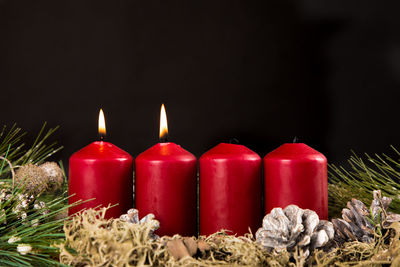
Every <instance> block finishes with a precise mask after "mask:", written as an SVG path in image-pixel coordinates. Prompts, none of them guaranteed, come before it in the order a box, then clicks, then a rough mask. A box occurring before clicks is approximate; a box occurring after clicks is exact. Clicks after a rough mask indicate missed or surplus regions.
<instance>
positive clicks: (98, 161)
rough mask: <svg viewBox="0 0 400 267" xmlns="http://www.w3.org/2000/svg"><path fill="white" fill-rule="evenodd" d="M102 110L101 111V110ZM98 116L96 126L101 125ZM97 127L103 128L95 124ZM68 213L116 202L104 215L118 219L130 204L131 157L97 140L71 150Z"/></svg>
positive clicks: (131, 199) (113, 146)
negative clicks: (78, 148)
mask: <svg viewBox="0 0 400 267" xmlns="http://www.w3.org/2000/svg"><path fill="white" fill-rule="evenodd" d="M101 113H102V111H101ZM101 120H102V119H101V115H100V119H99V126H101V125H100V124H101ZM99 130H100V131H102V130H104V131H105V125H104V129H102V128H101V127H99ZM69 195H70V196H71V197H70V198H69V203H70V204H72V203H76V202H77V201H87V200H89V199H93V200H90V201H87V202H85V203H83V204H79V205H77V206H74V207H71V208H70V209H69V214H70V215H71V214H74V213H76V212H78V211H80V210H82V209H88V208H96V207H99V206H100V207H107V206H108V205H116V206H114V207H112V208H111V209H109V210H108V211H107V212H106V218H118V217H119V216H120V215H122V214H124V213H126V211H127V210H129V209H130V208H132V206H133V158H132V157H131V156H130V155H129V154H128V153H127V152H125V151H123V150H122V149H120V148H118V147H116V146H115V145H113V144H111V143H108V142H103V141H98V142H93V143H91V144H90V145H88V146H86V147H84V148H82V149H81V150H79V151H77V152H75V153H74V154H73V155H72V156H71V157H70V159H69Z"/></svg>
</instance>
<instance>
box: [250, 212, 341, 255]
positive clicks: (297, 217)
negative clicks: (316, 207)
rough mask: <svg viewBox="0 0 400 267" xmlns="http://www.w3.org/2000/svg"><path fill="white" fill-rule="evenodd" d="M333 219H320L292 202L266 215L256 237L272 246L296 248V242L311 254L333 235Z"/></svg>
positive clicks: (266, 246) (279, 248) (315, 214)
mask: <svg viewBox="0 0 400 267" xmlns="http://www.w3.org/2000/svg"><path fill="white" fill-rule="evenodd" d="M333 236H334V230H333V225H332V223H331V222H328V221H325V220H319V217H318V215H317V213H315V212H314V211H312V210H307V209H306V210H303V209H301V208H299V207H298V206H296V205H289V206H287V207H286V208H285V209H284V210H282V209H281V208H274V209H273V210H271V213H269V214H267V215H266V216H265V217H264V219H263V226H262V228H260V229H258V231H257V232H256V239H257V242H259V243H260V244H261V245H262V246H263V247H265V248H268V249H269V250H276V251H282V250H284V249H286V250H288V251H293V250H294V248H295V247H296V246H298V247H299V248H302V249H303V252H304V255H305V256H306V257H308V255H309V254H310V251H312V250H314V249H315V248H320V247H324V246H325V245H326V244H327V243H328V242H329V241H330V240H332V239H333Z"/></svg>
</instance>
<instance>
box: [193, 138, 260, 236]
mask: <svg viewBox="0 0 400 267" xmlns="http://www.w3.org/2000/svg"><path fill="white" fill-rule="evenodd" d="M261 195H262V178H261V158H260V156H258V155H257V154H256V153H255V152H253V151H251V150H250V149H248V148H247V147H245V146H242V145H236V144H225V143H222V144H219V145H217V146H216V147H214V148H212V149H211V150H209V151H208V152H206V153H205V154H203V155H202V156H201V158H200V234H201V235H209V234H212V233H215V232H217V231H219V230H221V229H227V230H230V231H232V232H233V233H235V234H239V235H243V234H245V233H248V232H249V228H251V230H252V232H253V233H255V231H256V230H257V228H258V227H259V226H260V223H261V220H262V199H261Z"/></svg>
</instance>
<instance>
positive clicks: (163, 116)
mask: <svg viewBox="0 0 400 267" xmlns="http://www.w3.org/2000/svg"><path fill="white" fill-rule="evenodd" d="M159 138H160V143H166V142H168V122H167V112H166V111H165V106H164V104H162V105H161V111H160V135H159Z"/></svg>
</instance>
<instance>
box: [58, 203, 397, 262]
mask: <svg viewBox="0 0 400 267" xmlns="http://www.w3.org/2000/svg"><path fill="white" fill-rule="evenodd" d="M105 211H106V209H103V210H100V211H95V210H88V211H84V212H83V213H82V214H80V215H79V216H75V217H73V218H72V219H71V220H69V221H67V222H65V226H64V231H65V235H66V241H65V244H63V245H62V246H61V254H60V261H61V263H63V264H68V265H71V266H126V267H128V266H167V267H171V266H199V267H203V266H271V267H284V266H292V267H294V266H318V267H324V266H385V265H390V263H392V266H400V240H399V237H400V223H393V224H392V226H391V228H392V229H391V231H390V232H388V235H387V236H385V237H379V236H377V237H376V240H375V242H372V243H362V242H348V243H344V244H343V246H342V247H340V248H334V249H332V250H331V251H329V252H325V251H323V250H316V251H314V253H313V254H311V256H310V257H308V258H306V257H305V256H304V255H303V254H302V250H299V249H297V250H295V252H294V253H289V252H287V251H283V252H280V253H276V252H272V253H268V252H267V251H266V250H265V249H264V248H262V247H261V246H260V245H259V244H258V243H256V242H255V240H254V238H253V236H252V235H250V234H249V235H246V236H240V237H237V236H232V235H228V234H227V233H226V232H219V233H215V234H213V235H211V236H209V237H200V238H199V239H195V240H202V241H204V242H206V243H207V244H208V245H209V249H208V250H207V251H200V250H198V251H197V253H196V254H195V255H194V256H193V257H190V256H187V257H184V258H182V259H180V260H175V258H174V257H173V256H172V255H170V254H169V252H168V249H167V246H166V244H167V243H168V241H170V240H172V239H181V238H182V237H181V236H179V235H175V236H173V237H166V236H165V237H162V238H160V239H157V240H154V239H152V238H151V237H150V235H149V233H150V232H151V230H152V225H151V224H146V223H145V224H132V223H128V222H124V221H121V220H119V219H112V220H106V219H104V214H105Z"/></svg>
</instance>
